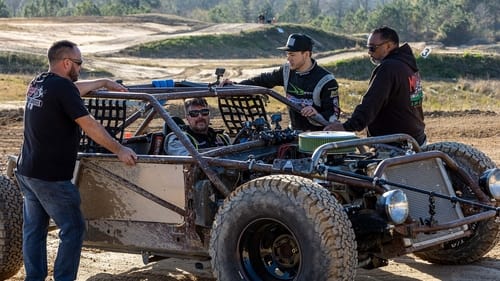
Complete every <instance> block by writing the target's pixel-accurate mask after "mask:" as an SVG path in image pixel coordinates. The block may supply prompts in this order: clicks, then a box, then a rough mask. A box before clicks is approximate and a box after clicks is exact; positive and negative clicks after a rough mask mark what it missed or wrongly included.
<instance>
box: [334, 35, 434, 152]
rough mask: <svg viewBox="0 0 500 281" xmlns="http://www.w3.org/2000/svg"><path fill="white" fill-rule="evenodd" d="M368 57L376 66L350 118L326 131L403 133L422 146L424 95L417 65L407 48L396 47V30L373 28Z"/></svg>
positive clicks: (397, 38) (336, 122) (372, 134)
mask: <svg viewBox="0 0 500 281" xmlns="http://www.w3.org/2000/svg"><path fill="white" fill-rule="evenodd" d="M367 48H368V54H369V55H370V58H371V61H372V62H373V63H374V64H376V65H377V66H376V67H375V69H374V70H373V72H372V75H371V78H370V84H369V87H368V90H367V91H366V93H365V95H364V96H363V100H362V101H361V104H359V105H358V106H356V108H355V109H354V112H353V113H352V115H351V118H349V119H347V121H345V122H344V123H340V122H338V121H335V122H333V123H331V124H329V125H327V126H326V127H325V130H327V131H361V130H363V129H364V128H367V133H368V136H381V135H388V134H396V133H405V134H408V135H410V136H412V137H413V138H414V139H415V140H416V141H417V142H418V143H419V144H420V145H422V144H425V142H426V139H427V138H426V135H425V132H424V129H425V124H424V114H423V111H422V100H423V92H422V86H421V81H420V75H419V72H418V68H417V62H416V60H415V57H414V55H413V52H412V50H411V48H410V46H409V45H408V44H407V43H405V44H403V45H402V46H399V37H398V34H397V33H396V31H394V30H393V29H391V28H389V27H381V28H377V29H375V30H374V31H373V32H372V33H371V34H370V36H369V37H368V44H367Z"/></svg>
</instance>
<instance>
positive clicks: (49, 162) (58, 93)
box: [16, 41, 137, 280]
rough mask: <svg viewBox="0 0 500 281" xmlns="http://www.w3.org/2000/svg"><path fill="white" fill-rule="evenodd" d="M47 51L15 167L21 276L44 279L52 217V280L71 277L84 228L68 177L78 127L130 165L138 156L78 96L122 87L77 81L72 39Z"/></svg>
mask: <svg viewBox="0 0 500 281" xmlns="http://www.w3.org/2000/svg"><path fill="white" fill-rule="evenodd" d="M47 55H48V60H49V70H48V72H45V73H42V74H40V75H38V76H36V77H35V78H34V79H33V80H32V81H31V82H30V84H29V87H28V90H27V93H26V107H25V113H24V142H23V145H22V151H21V155H20V157H19V159H18V163H17V171H16V177H17V180H18V183H19V185H20V187H21V191H22V193H23V196H24V205H23V206H24V210H23V220H24V223H23V260H24V267H25V271H26V280H45V278H46V277H47V274H48V272H47V253H46V241H47V231H48V225H49V220H50V219H51V218H52V219H53V220H54V222H55V223H56V225H57V226H58V228H59V237H60V244H59V249H58V252H57V257H56V261H55V264H54V280H76V279H77V272H78V266H79V262H80V253H81V248H82V243H83V236H84V232H85V222H84V218H83V214H82V212H81V210H80V193H79V191H78V188H77V187H76V186H75V185H74V184H73V183H72V182H71V179H72V177H73V170H74V168H75V163H76V157H77V149H78V143H79V139H80V127H81V128H82V129H83V131H85V133H86V134H87V135H88V136H89V137H90V138H92V139H93V140H94V141H95V142H97V143H98V144H100V145H102V146H103V147H105V148H107V149H108V150H109V151H111V152H113V153H115V154H116V155H117V156H118V158H119V159H120V160H121V161H122V162H124V163H126V164H128V165H134V164H135V161H136V159H137V156H136V155H135V153H134V152H133V151H132V150H131V149H130V148H127V147H125V146H122V145H121V144H120V143H118V142H117V141H116V140H115V139H114V138H113V137H112V136H110V135H109V134H108V133H107V131H106V129H104V127H103V126H102V125H101V124H100V123H99V122H97V121H96V120H95V119H94V118H93V117H92V116H90V115H89V112H88V111H87V108H86V107H85V106H84V104H83V100H82V98H81V96H83V95H85V94H87V93H88V92H89V91H92V90H95V89H99V88H107V89H109V90H113V91H126V89H125V88H124V87H123V86H121V85H120V84H118V83H116V82H114V81H112V80H110V79H96V80H86V81H77V80H78V76H79V73H80V70H81V65H82V63H83V60H82V57H81V53H80V50H79V49H78V47H77V46H76V44H75V43H73V42H70V41H58V42H55V43H54V44H53V45H52V46H51V47H50V48H49V50H48V54H47Z"/></svg>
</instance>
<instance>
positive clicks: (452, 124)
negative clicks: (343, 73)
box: [0, 20, 500, 281]
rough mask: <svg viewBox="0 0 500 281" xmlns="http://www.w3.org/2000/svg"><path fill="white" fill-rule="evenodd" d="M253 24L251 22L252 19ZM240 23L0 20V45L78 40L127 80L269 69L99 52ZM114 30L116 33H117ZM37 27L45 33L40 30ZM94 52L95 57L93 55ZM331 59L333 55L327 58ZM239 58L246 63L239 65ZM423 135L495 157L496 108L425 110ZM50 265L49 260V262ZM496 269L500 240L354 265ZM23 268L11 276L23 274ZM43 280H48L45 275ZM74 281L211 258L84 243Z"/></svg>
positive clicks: (2, 116)
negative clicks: (428, 257) (479, 253)
mask: <svg viewBox="0 0 500 281" xmlns="http://www.w3.org/2000/svg"><path fill="white" fill-rule="evenodd" d="M251 27H257V26H254V25H252V26H251ZM243 28H248V26H245V27H242V26H241V25H217V26H200V25H192V26H191V25H172V24H171V23H162V22H150V23H140V24H139V23H137V24H136V23H132V24H131V23H130V22H110V23H95V22H54V21H50V20H39V21H21V20H19V21H16V20H14V21H8V20H0V31H1V32H0V50H25V51H29V52H36V53H44V52H45V50H46V48H47V47H48V46H49V45H50V43H52V42H53V41H55V40H59V39H69V40H73V41H75V42H78V43H80V44H81V49H82V51H83V54H84V57H88V59H87V60H86V67H95V68H101V69H106V70H112V73H113V74H114V75H115V76H116V77H119V78H121V79H124V80H125V81H132V82H142V81H147V80H149V79H154V78H163V77H171V78H174V79H187V78H189V79H193V80H196V79H199V80H202V81H207V80H209V79H212V78H213V70H214V69H215V67H218V66H221V65H223V66H225V67H226V68H227V69H229V76H231V77H233V78H234V77H237V78H245V77H248V76H250V75H252V74H253V73H256V72H257V71H261V70H263V69H266V68H269V67H270V66H271V65H273V64H275V63H277V62H278V61H277V60H272V59H269V60H246V61H245V62H241V61H236V60H227V61H203V62H200V61H196V60H166V59H165V60H159V61H156V62H155V64H154V65H151V61H145V60H144V61H143V60H136V61H135V63H134V64H130V63H126V64H125V63H123V62H124V59H123V58H116V57H113V58H111V57H109V58H107V57H105V56H102V55H103V54H106V53H107V52H114V51H116V50H119V49H121V48H124V47H126V46H129V45H132V44H136V43H137V42H145V41H147V40H157V39H160V38H167V37H168V36H177V35H179V34H187V33H193V32H239V31H240V30H241V29H243ZM116 30H120V32H116ZM41 34H43V36H42V35H41ZM98 54H99V55H100V57H99V58H97V57H96V55H98ZM330 59H331V58H330ZM240 65H244V66H245V68H244V69H243V67H241V66H240ZM19 106H20V104H19V103H16V102H13V103H5V104H3V105H1V106H0V139H2V145H1V147H0V170H2V169H4V163H5V160H6V157H7V155H11V154H17V153H18V151H19V145H20V143H21V139H22V110H21V109H20V108H19ZM426 118H427V119H426V123H427V133H428V135H429V142H438V141H457V142H463V143H466V144H470V145H473V146H475V147H477V148H478V149H480V150H482V151H483V152H485V153H486V154H487V155H489V156H490V157H491V158H492V159H493V160H494V161H495V162H496V163H500V125H499V124H500V109H499V110H498V111H497V112H496V113H495V112H480V111H467V112H455V113H434V114H430V115H428V116H427V117H426ZM56 234H57V233H56V232H51V234H50V239H49V243H48V250H49V258H50V262H51V264H52V262H53V259H54V255H55V253H56V250H57V245H58V242H57V237H56ZM50 268H52V267H50ZM499 275H500V245H497V246H496V247H495V248H493V250H491V251H490V252H489V253H488V254H487V255H486V256H485V257H484V258H483V259H482V260H481V261H479V262H477V263H475V264H472V265H466V266H438V265H432V264H429V263H427V262H425V261H422V260H420V259H418V258H416V257H414V256H413V255H407V256H403V257H400V258H397V259H394V260H391V261H390V264H389V265H388V266H386V267H383V268H379V269H375V270H371V271H367V270H359V271H358V274H357V277H356V279H355V280H357V281H369V280H370V281H371V280H398V281H411V280H458V281H465V280H498V276H499ZM23 278H24V271H23V270H21V271H19V273H18V274H17V275H15V276H14V277H13V278H11V280H16V281H19V280H23ZM48 280H52V279H51V278H49V279H48ZM78 280H87V281H97V280H115V281H140V280H141V281H142V280H148V281H160V280H162V281H163V280H165V281H170V280H213V279H211V271H210V265H209V262H206V261H204V262H200V263H199V264H196V263H195V261H183V260H178V259H167V260H163V261H159V262H154V263H151V264H147V265H144V264H143V262H142V258H141V256H140V255H130V254H121V253H111V252H105V251H98V250H93V249H84V251H83V253H82V259H81V264H80V272H79V277H78Z"/></svg>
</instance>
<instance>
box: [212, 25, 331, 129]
mask: <svg viewBox="0 0 500 281" xmlns="http://www.w3.org/2000/svg"><path fill="white" fill-rule="evenodd" d="M313 45H314V44H313V40H312V38H311V37H309V36H307V35H305V34H300V33H293V34H291V35H290V36H289V37H288V40H287V43H286V45H285V46H284V47H280V48H278V49H280V50H284V51H285V52H286V58H287V62H286V63H285V64H284V65H282V66H281V67H280V68H278V69H275V70H273V71H272V72H265V73H262V74H260V75H257V76H255V77H252V78H250V79H246V80H243V81H241V82H239V84H242V85H255V86H261V87H266V88H273V87H276V86H283V88H284V91H285V94H286V97H287V99H288V100H289V101H290V102H292V103H293V104H295V105H297V107H299V108H300V109H301V110H300V113H299V112H296V111H295V110H292V109H290V110H289V116H290V121H291V123H292V124H291V125H292V128H293V129H296V130H302V131H320V130H323V127H324V126H323V125H321V124H319V123H318V122H316V121H314V120H312V119H311V117H313V116H314V117H316V118H319V119H322V120H323V122H326V123H327V122H328V121H329V122H333V121H334V120H338V118H339V115H340V108H339V95H338V88H339V86H338V83H337V80H335V77H334V76H333V74H332V73H330V72H329V71H328V70H326V69H325V68H323V67H321V66H319V65H318V63H317V62H316V60H314V59H313V58H312V49H313ZM225 84H232V82H231V81H230V80H224V81H223V83H222V85H225Z"/></svg>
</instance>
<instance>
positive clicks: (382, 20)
mask: <svg viewBox="0 0 500 281" xmlns="http://www.w3.org/2000/svg"><path fill="white" fill-rule="evenodd" d="M413 14H414V9H413V5H412V4H411V3H410V1H407V0H394V1H393V2H391V3H389V4H386V5H383V6H379V8H378V9H376V10H375V11H373V12H372V13H370V14H369V15H368V27H369V28H370V29H374V28H377V27H380V26H384V25H386V26H390V27H392V28H394V29H396V30H397V31H398V34H399V36H400V37H401V38H405V39H406V40H407V41H410V40H412V41H413V40H417V38H415V37H416V36H415V35H416V33H415V28H414V21H413V20H412V18H413V17H412V16H413Z"/></svg>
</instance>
